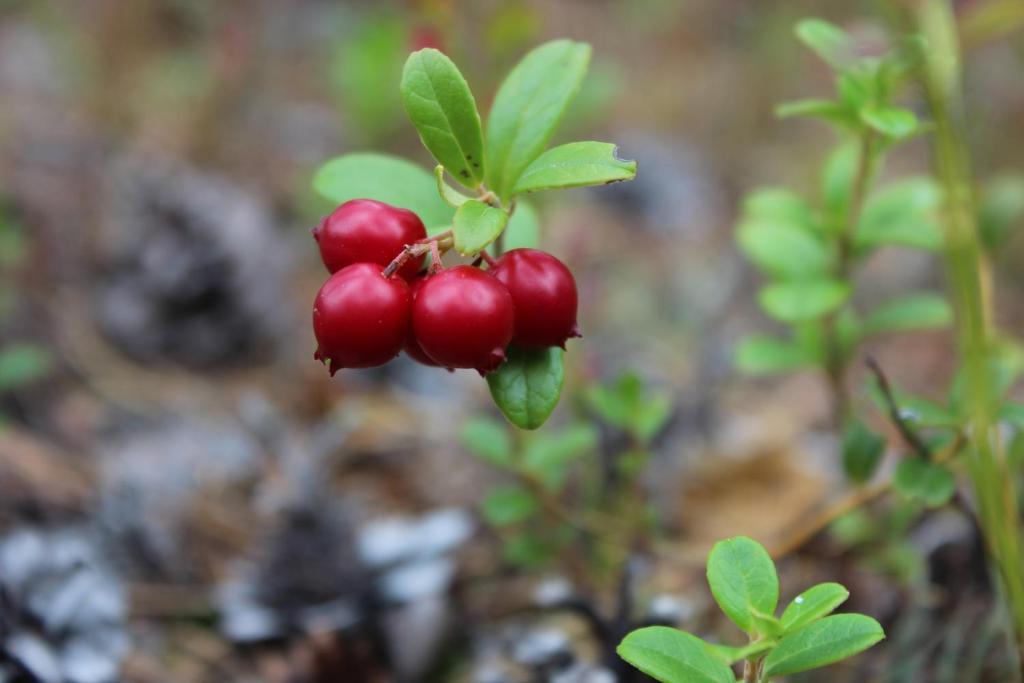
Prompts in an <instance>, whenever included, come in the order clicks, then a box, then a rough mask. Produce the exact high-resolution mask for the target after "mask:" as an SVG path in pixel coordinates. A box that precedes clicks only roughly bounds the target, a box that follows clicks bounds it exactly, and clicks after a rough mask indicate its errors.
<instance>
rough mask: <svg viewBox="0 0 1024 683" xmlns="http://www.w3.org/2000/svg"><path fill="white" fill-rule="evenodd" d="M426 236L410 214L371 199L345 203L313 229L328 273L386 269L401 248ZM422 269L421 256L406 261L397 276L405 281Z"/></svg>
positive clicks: (415, 217) (419, 224)
mask: <svg viewBox="0 0 1024 683" xmlns="http://www.w3.org/2000/svg"><path fill="white" fill-rule="evenodd" d="M426 236H427V230H426V228H424V227H423V221H421V220H420V218H419V216H417V215H416V214H414V213H413V212H412V211H408V210H406V209H400V208H398V207H396V206H391V205H390V204H385V203H384V202H378V201H374V200H372V199H353V200H351V201H347V202H345V203H344V204H342V205H341V206H339V207H338V208H337V209H335V210H334V211H333V212H332V213H331V215H329V216H327V217H325V218H324V219H323V220H322V221H320V225H319V226H317V227H315V228H313V239H315V240H316V241H317V244H318V245H319V246H320V257H321V258H322V259H323V261H324V265H325V266H327V270H329V271H331V272H332V273H336V272H338V271H339V270H341V269H342V268H344V267H345V266H350V265H352V264H353V263H376V264H379V265H381V266H386V265H388V264H389V263H391V261H392V260H393V259H394V258H395V257H396V256H398V254H399V253H400V252H401V251H402V247H404V246H405V245H407V244H412V243H413V242H415V241H417V240H421V239H424V238H426ZM422 265H423V257H422V256H421V257H419V258H412V259H409V260H408V261H406V262H405V264H403V265H402V267H401V268H400V269H399V270H398V274H399V275H401V276H402V277H403V278H405V279H406V280H408V279H409V278H411V277H412V276H413V275H415V274H416V272H417V271H418V270H419V269H420V266H422Z"/></svg>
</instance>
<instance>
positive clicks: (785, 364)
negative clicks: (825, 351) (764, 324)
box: [736, 334, 817, 375]
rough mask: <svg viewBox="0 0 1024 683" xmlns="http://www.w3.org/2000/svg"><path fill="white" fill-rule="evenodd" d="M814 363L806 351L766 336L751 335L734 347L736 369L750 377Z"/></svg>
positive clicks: (813, 356) (812, 356)
mask: <svg viewBox="0 0 1024 683" xmlns="http://www.w3.org/2000/svg"><path fill="white" fill-rule="evenodd" d="M816 362H817V358H816V357H815V355H814V353H813V352H811V351H809V350H808V349H804V348H802V347H800V346H798V345H797V344H794V343H793V342H788V341H784V340H782V339H776V338H775V337H769V336H767V335H760V334H756V335H751V336H749V337H746V338H745V339H743V340H742V341H741V342H740V343H739V345H738V346H737V347H736V367H737V368H739V369H740V370H742V371H743V372H746V373H748V374H751V375H768V374H772V373H777V372H789V371H790V370H795V369H797V368H802V367H806V366H809V365H814V364H815V363H816Z"/></svg>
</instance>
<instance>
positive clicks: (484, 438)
mask: <svg viewBox="0 0 1024 683" xmlns="http://www.w3.org/2000/svg"><path fill="white" fill-rule="evenodd" d="M460 437H461V440H462V445H463V446H464V447H465V448H466V449H467V450H468V451H469V452H470V453H472V454H473V455H476V456H477V457H479V458H480V459H481V460H485V461H487V462H489V463H490V464H492V465H494V466H495V467H505V468H510V467H511V466H512V439H511V437H510V436H509V433H508V430H507V428H506V427H505V425H504V424H503V423H500V422H498V421H497V420H492V419H490V418H486V417H478V418H473V419H471V420H469V421H468V422H466V423H465V424H464V425H463V426H462V432H461V433H460Z"/></svg>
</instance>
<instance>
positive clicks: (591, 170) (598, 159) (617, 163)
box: [512, 142, 636, 194]
mask: <svg viewBox="0 0 1024 683" xmlns="http://www.w3.org/2000/svg"><path fill="white" fill-rule="evenodd" d="M616 149H617V147H616V146H615V145H613V144H611V143H610V142H570V143H569V144H567V145H559V146H558V147H552V148H551V149H549V150H548V151H546V152H544V153H543V154H541V155H540V156H539V157H537V158H536V159H534V160H533V162H532V163H531V164H530V165H529V166H527V167H526V170H524V171H523V173H522V175H520V176H519V180H517V181H516V184H515V187H513V188H512V194H521V193H526V192H538V191H540V190H553V189H566V188H571V187H585V186H587V185H608V184H609V183H617V182H621V181H623V180H632V179H633V178H635V177H636V162H635V161H623V160H622V159H619V158H618V157H616V156H615V151H616Z"/></svg>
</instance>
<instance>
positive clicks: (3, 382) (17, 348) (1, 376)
mask: <svg viewBox="0 0 1024 683" xmlns="http://www.w3.org/2000/svg"><path fill="white" fill-rule="evenodd" d="M49 368H50V356H49V355H48V354H47V353H46V351H44V350H43V349H41V348H39V347H38V346H35V345H34V344H8V345H7V346H5V347H3V349H2V350H0V391H8V390H10V389H16V388H17V387H19V386H21V385H23V384H28V383H29V382H32V381H34V380H37V379H39V378H40V377H42V376H43V375H45V374H46V372H47V370H49Z"/></svg>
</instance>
